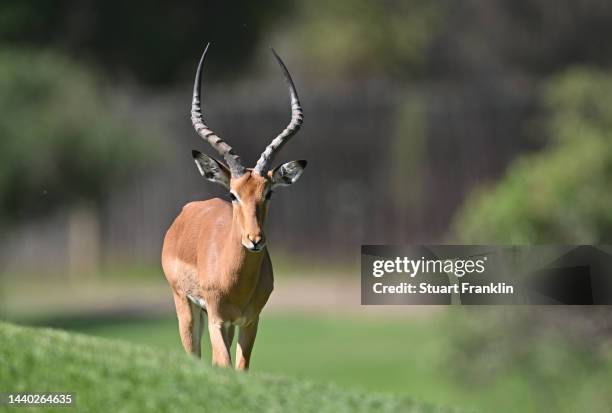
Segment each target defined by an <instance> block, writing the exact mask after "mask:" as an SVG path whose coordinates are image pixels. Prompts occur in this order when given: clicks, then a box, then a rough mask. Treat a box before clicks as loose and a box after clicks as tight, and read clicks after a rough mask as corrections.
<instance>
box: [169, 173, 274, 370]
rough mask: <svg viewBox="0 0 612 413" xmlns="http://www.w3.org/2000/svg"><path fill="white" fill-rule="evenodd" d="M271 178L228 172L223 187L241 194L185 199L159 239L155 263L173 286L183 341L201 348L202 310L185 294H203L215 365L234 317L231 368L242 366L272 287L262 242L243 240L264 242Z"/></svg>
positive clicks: (191, 348)
mask: <svg viewBox="0 0 612 413" xmlns="http://www.w3.org/2000/svg"><path fill="white" fill-rule="evenodd" d="M270 185H271V182H270V177H269V176H267V177H262V176H259V175H257V174H255V173H251V171H248V172H247V173H245V174H244V175H243V176H241V177H240V178H237V179H232V180H231V181H230V188H231V189H232V190H233V192H234V193H235V194H237V195H238V197H239V199H240V202H234V203H229V202H226V201H223V200H221V199H218V198H215V199H211V200H207V201H199V202H191V203H189V204H187V205H185V207H184V208H183V210H182V212H181V213H180V214H179V216H178V217H177V218H176V219H175V221H174V223H173V224H172V226H171V227H170V229H169V230H168V231H167V233H166V236H165V239H164V246H163V251H162V266H163V269H164V273H165V275H166V278H167V280H168V283H169V284H170V286H171V288H172V291H173V294H174V301H175V306H176V312H177V317H178V320H179V333H180V336H181V341H182V343H183V346H184V347H185V350H186V351H187V352H189V353H192V354H194V355H196V356H198V357H199V356H200V337H201V330H202V328H201V323H202V319H201V317H203V313H202V310H201V309H200V308H199V307H198V306H196V305H195V304H193V303H192V302H191V301H190V300H189V298H188V297H187V296H188V295H191V296H192V297H199V298H202V299H204V300H205V302H206V311H207V313H208V330H209V334H210V340H211V344H212V350H213V357H212V358H213V364H215V365H219V366H230V365H231V359H230V355H229V347H230V345H231V340H232V338H233V335H234V326H235V325H237V326H239V327H240V334H239V337H238V345H237V349H236V368H238V369H247V368H248V366H249V361H250V355H251V350H252V348H253V343H254V341H255V336H256V333H257V323H258V320H259V313H260V312H261V310H262V309H263V307H264V305H265V304H266V302H267V301H268V297H269V296H270V294H271V292H272V289H273V284H274V278H273V274H272V263H271V261H270V256H269V254H268V251H267V248H266V247H265V246H264V247H263V249H261V250H260V251H258V252H251V251H249V250H247V249H246V248H245V247H244V244H245V243H247V244H248V243H249V242H250V241H254V240H255V241H258V240H259V239H260V238H261V240H262V241H261V242H264V241H263V240H264V239H265V238H264V234H263V231H262V226H263V223H264V220H265V216H266V213H267V202H266V200H265V199H264V197H265V193H266V192H267V191H268V190H269V188H270Z"/></svg>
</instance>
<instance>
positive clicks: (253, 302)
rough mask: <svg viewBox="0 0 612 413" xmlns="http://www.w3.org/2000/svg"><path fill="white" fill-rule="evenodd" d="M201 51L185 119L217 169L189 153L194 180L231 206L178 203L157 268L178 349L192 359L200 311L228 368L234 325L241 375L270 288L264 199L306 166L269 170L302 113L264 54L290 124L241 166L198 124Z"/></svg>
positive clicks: (216, 358)
mask: <svg viewBox="0 0 612 413" xmlns="http://www.w3.org/2000/svg"><path fill="white" fill-rule="evenodd" d="M209 45H210V44H209ZM209 45H207V46H206V49H205V50H204V53H203V54H202V58H201V59H200V63H199V64H198V69H197V72H196V77H195V84H194V87H193V100H192V105H191V121H192V123H193V126H194V128H195V130H196V132H197V133H198V135H200V136H201V137H202V138H203V139H204V140H205V141H207V142H208V143H209V144H210V145H211V146H212V147H213V148H214V149H215V150H216V151H217V152H219V153H220V154H221V156H222V157H223V159H224V160H225V164H224V163H222V162H220V161H218V160H216V159H213V158H211V157H209V156H207V155H204V154H203V153H200V152H198V151H193V153H192V154H193V158H194V160H195V163H196V166H197V167H198V170H199V171H200V173H201V174H202V176H203V177H204V178H206V179H207V180H209V181H211V182H215V183H217V184H220V185H223V186H224V187H225V188H226V189H227V190H228V191H229V198H230V199H231V203H230V202H227V201H224V200H221V199H219V198H215V199H210V200H206V201H198V202H191V203H188V204H187V205H185V206H184V207H183V210H182V211H181V213H180V214H179V215H178V217H177V218H176V219H175V220H174V222H173V223H172V225H171V226H170V228H169V229H168V231H167V233H166V236H165V238H164V245H163V250H162V267H163V269H164V273H165V275H166V278H167V280H168V283H169V284H170V287H171V288H172V293H173V296H174V304H175V307H176V315H177V318H178V326H179V334H180V338H181V342H182V344H183V347H184V348H185V351H187V352H188V353H190V354H193V355H195V356H196V357H200V355H201V349H200V342H201V337H202V330H203V327H204V313H206V314H207V316H208V334H209V336H210V342H211V347H212V363H213V365H217V366H222V367H229V366H231V364H232V361H231V357H230V347H231V345H232V341H233V338H234V330H235V327H236V326H238V327H239V329H240V331H239V335H238V341H237V345H236V368H237V369H239V370H246V369H248V367H249V361H250V358H251V351H252V349H253V343H254V342H255V336H256V334H257V324H258V322H259V314H260V313H261V310H262V309H263V307H264V306H265V304H266V302H267V301H268V297H269V296H270V294H271V293H272V289H273V284H274V279H273V275H272V262H271V260H270V255H269V254H268V250H267V248H266V238H265V235H264V232H263V226H264V221H265V219H266V213H267V211H268V204H269V203H270V197H271V196H272V192H273V190H274V189H276V188H279V187H283V186H289V185H291V184H293V183H294V182H296V181H297V180H298V178H299V177H300V175H301V174H302V172H303V171H304V168H305V167H306V161H302V160H301V161H291V162H287V163H284V164H282V165H280V166H277V167H276V168H274V169H271V168H270V166H271V163H272V161H273V159H274V157H275V156H276V155H277V154H278V152H279V150H280V149H281V148H282V147H283V145H284V144H285V143H287V141H289V139H290V138H291V137H292V136H293V135H294V134H295V133H296V132H297V131H298V130H299V128H300V126H301V125H302V108H301V106H300V102H299V100H298V95H297V92H296V90H295V86H294V84H293V81H292V80H291V75H290V74H289V72H288V70H287V68H286V66H285V64H284V63H283V61H282V60H281V59H280V57H278V55H277V54H276V52H275V51H274V50H272V53H273V54H274V57H275V58H276V60H277V62H278V64H279V65H280V67H281V69H282V72H283V75H284V77H285V81H286V83H287V86H288V87H289V96H290V99H291V121H290V123H289V125H288V126H287V127H286V128H285V129H284V130H283V131H282V132H281V133H280V134H279V135H278V136H277V137H276V138H274V139H273V140H272V142H271V143H270V144H269V145H268V146H267V147H266V149H265V150H264V151H263V153H262V154H261V157H260V158H259V160H258V161H257V164H256V165H255V167H254V168H252V169H251V168H245V167H244V166H243V165H242V163H241V161H240V157H239V156H238V155H236V154H235V153H234V151H233V149H232V147H231V146H229V145H228V144H227V143H226V142H225V141H223V140H222V139H221V138H220V137H218V136H217V135H216V134H215V133H214V132H213V131H212V130H210V128H209V127H208V126H206V124H205V122H204V118H203V115H202V110H201V107H200V95H201V93H200V88H201V77H202V65H203V63H204V58H205V57H206V52H207V51H208V47H209Z"/></svg>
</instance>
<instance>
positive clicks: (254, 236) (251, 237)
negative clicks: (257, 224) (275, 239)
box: [247, 234, 262, 247]
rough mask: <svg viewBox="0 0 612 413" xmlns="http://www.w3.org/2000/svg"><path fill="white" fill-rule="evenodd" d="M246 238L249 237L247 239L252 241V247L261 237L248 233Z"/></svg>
mask: <svg viewBox="0 0 612 413" xmlns="http://www.w3.org/2000/svg"><path fill="white" fill-rule="evenodd" d="M247 238H248V239H249V241H251V242H252V243H253V247H256V246H257V244H259V243H260V242H261V239H262V238H261V235H252V234H249V235H248V236H247Z"/></svg>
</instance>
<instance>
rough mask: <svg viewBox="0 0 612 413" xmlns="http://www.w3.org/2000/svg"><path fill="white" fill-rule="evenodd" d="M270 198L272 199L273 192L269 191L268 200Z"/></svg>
mask: <svg viewBox="0 0 612 413" xmlns="http://www.w3.org/2000/svg"><path fill="white" fill-rule="evenodd" d="M270 198H272V191H268V193H267V194H266V200H269V199H270Z"/></svg>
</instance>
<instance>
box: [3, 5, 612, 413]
mask: <svg viewBox="0 0 612 413" xmlns="http://www.w3.org/2000/svg"><path fill="white" fill-rule="evenodd" d="M610 38H612V3H610V2H608V1H605V0H581V1H553V0H490V1H478V0H467V1H462V2H451V1H447V0H440V1H435V2H431V1H425V0H407V1H396V0H385V1H378V2H374V1H366V0H339V1H335V2H324V1H321V0H314V1H306V0H300V1H291V2H280V1H268V2H265V3H255V2H248V1H232V2H211V1H195V0H188V1H183V2H181V3H180V4H172V3H166V4H162V3H161V2H156V3H151V2H139V1H136V2H119V1H104V2H103V1H99V0H90V1H80V2H78V1H76V0H60V1H58V0H53V1H52V0H38V1H34V0H20V1H18V0H5V1H3V2H2V3H1V4H0V90H1V91H2V92H1V93H0V109H1V113H2V114H3V116H1V117H0V227H1V229H2V231H1V232H0V274H1V277H2V278H1V280H0V311H1V313H0V316H1V317H2V318H3V319H5V320H10V321H14V322H18V323H25V324H33V325H46V326H55V327H60V328H64V329H68V330H77V331H82V332H85V333H88V334H93V335H100V336H105V337H112V338H119V339H123V340H128V341H132V342H136V343H142V344H147V345H151V346H155V347H159V348H163V349H166V350H171V351H181V349H180V344H179V339H178V334H177V332H176V322H175V320H174V315H173V309H172V303H171V297H170V292H169V289H168V287H167V285H166V284H165V280H164V278H163V275H162V272H161V268H160V265H159V255H160V250H161V242H162V238H163V234H164V232H165V230H166V229H167V228H168V226H169V225H170V223H171V222H172V219H173V218H174V217H175V216H176V214H177V213H178V212H179V211H180V209H181V208H182V206H183V205H184V204H185V203H187V202H189V201H191V200H195V199H204V198H208V197H212V196H224V194H223V192H222V191H221V190H220V189H219V188H217V187H215V186H214V185H209V184H208V183H206V182H205V181H204V180H202V179H201V177H200V176H199V174H198V173H197V171H196V169H195V168H194V165H193V163H192V161H191V157H190V149H192V148H197V149H200V150H204V151H206V152H208V153H212V152H211V150H210V148H208V146H207V145H206V144H205V143H204V142H202V140H201V139H200V138H199V137H197V135H196V134H195V133H194V132H193V129H192V127H191V124H190V121H189V104H190V97H191V87H192V86H191V82H192V78H193V75H194V70H195V65H196V63H197V60H198V58H199V56H200V53H201V52H202V49H203V46H204V44H205V43H206V42H208V41H211V42H212V48H211V50H210V53H209V56H208V58H207V63H206V67H205V73H204V100H203V102H204V110H205V113H206V116H207V120H208V122H209V124H210V126H211V127H212V128H213V129H214V130H215V131H216V132H217V133H218V134H219V135H220V136H223V137H224V138H225V139H226V140H227V141H228V142H230V143H231V144H232V145H233V146H234V148H235V149H236V150H237V152H238V153H239V154H240V155H241V156H242V158H243V159H244V160H245V161H246V162H247V163H249V164H252V163H254V162H255V160H256V159H257V157H258V156H259V154H260V153H261V151H262V150H263V149H264V148H265V145H266V144H267V143H268V141H269V140H270V139H271V138H272V137H273V136H275V135H276V134H277V133H278V132H279V131H280V130H282V128H284V127H285V125H286V123H287V121H288V117H289V113H288V112H289V107H288V104H287V103H288V102H287V96H286V91H285V88H284V84H283V81H282V78H281V76H280V73H279V71H278V68H277V67H275V63H274V61H273V59H272V58H271V54H270V53H269V52H268V50H267V47H268V46H269V45H272V46H274V47H275V49H276V50H277V51H278V53H279V54H280V55H281V56H282V57H283V59H284V60H285V62H286V63H287V66H288V67H289V69H290V71H291V73H292V75H293V78H294V81H295V83H296V86H297V88H298V91H299V93H300V96H301V100H302V103H303V106H304V111H305V116H306V117H305V126H304V128H303V130H302V131H301V132H300V134H299V135H297V136H296V137H295V139H294V140H293V141H292V143H291V144H290V145H288V146H287V147H285V149H284V150H283V152H282V154H281V157H280V158H279V162H280V161H285V160H290V159H302V158H304V159H308V160H309V162H310V163H309V168H308V170H307V171H306V173H305V174H304V177H303V178H302V179H301V180H300V184H299V185H297V186H296V187H294V188H291V189H290V190H287V191H285V192H284V193H282V194H279V196H278V197H276V198H275V199H274V204H273V206H272V208H271V211H270V219H269V220H268V225H269V228H268V233H269V239H270V250H271V254H272V257H273V261H274V264H275V274H276V278H277V283H276V291H275V293H274V294H273V297H272V299H271V302H270V303H269V306H268V308H266V310H265V312H264V314H263V321H262V325H261V330H260V334H259V337H258V341H257V344H256V347H255V353H254V361H253V369H254V370H257V371H264V372H273V373H282V374H284V375H290V376H291V375H292V376H296V377H304V378H308V379H313V380H316V381H321V382H335V383H338V384H340V385H342V386H346V387H361V388H365V389H367V390H375V391H382V392H392V393H397V394H402V395H408V396H412V397H416V398H418V399H422V400H425V401H428V402H433V403H442V404H448V405H454V406H457V407H466V408H474V409H476V410H477V411H499V412H516V411H521V412H541V411H552V410H554V411H559V412H573V411H592V412H608V411H610V408H611V406H612V396H611V394H612V392H610V391H609V384H610V383H611V382H612V381H611V378H612V376H611V375H612V346H611V345H610V343H611V341H610V338H611V337H612V312H611V311H610V310H608V309H607V308H606V307H599V308H598V307H594V308H581V307H572V308H535V309H534V308H499V307H498V308H489V307H479V308H473V309H463V308H461V309H457V308H438V307H423V308H421V307H410V308H386V307H383V308H371V307H368V308H365V307H361V306H360V305H359V279H358V277H359V275H358V271H359V268H358V263H359V246H360V245H361V244H385V243H386V244H392V243H436V242H438V243H443V242H457V243H461V242H463V243H499V244H511V243H514V244H532V243H533V244H537V243H566V244H569V243H584V244H588V243H609V242H610V241H611V238H612V236H611V234H612V191H611V190H610V188H612V132H611V131H612V43H611V42H609V39H610ZM238 120H239V121H238ZM281 158H282V159H281ZM205 341H206V339H205ZM0 346H1V344H0Z"/></svg>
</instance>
